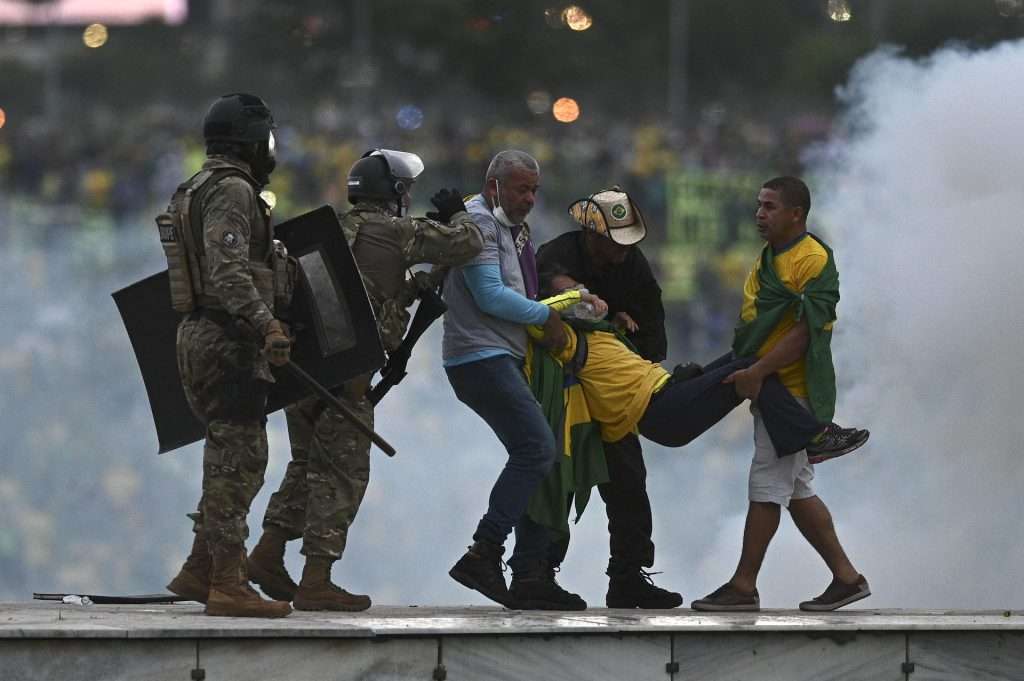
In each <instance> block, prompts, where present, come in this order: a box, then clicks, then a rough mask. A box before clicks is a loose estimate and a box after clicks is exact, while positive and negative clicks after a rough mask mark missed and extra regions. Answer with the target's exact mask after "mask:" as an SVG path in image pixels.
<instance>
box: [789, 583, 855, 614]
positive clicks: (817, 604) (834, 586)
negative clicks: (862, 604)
mask: <svg viewBox="0 0 1024 681" xmlns="http://www.w3.org/2000/svg"><path fill="white" fill-rule="evenodd" d="M870 595H871V587H869V586H868V580H866V579H865V578H864V575H858V576H857V581H856V582H855V583H853V584H846V583H844V582H840V581H839V580H838V579H836V578H833V579H832V583H831V584H829V585H828V588H827V589H825V592H824V593H823V594H821V595H820V596H817V597H816V598H812V599H811V600H809V601H804V602H803V603H801V604H800V609H801V610H807V611H810V612H829V611H831V610H835V609H837V608H841V607H843V606H844V605H849V604H850V603H853V602H854V601H859V600H860V599H862V598H867V597H868V596H870Z"/></svg>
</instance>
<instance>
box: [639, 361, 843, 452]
mask: <svg viewBox="0 0 1024 681" xmlns="http://www.w3.org/2000/svg"><path fill="white" fill-rule="evenodd" d="M755 361H756V360H755V359H754V358H751V357H746V358H742V359H736V358H735V357H733V356H732V355H731V354H729V355H725V356H723V357H720V358H719V359H717V360H715V361H714V362H712V363H711V364H709V365H707V366H706V367H704V373H703V374H702V375H700V376H697V377H696V378H691V379H689V380H686V381H677V382H672V383H669V384H668V385H667V386H665V387H664V388H662V389H661V390H659V391H658V392H657V393H655V395H654V396H653V397H652V398H651V403H650V404H649V405H648V406H647V410H646V411H645V412H644V416H643V418H642V419H640V423H639V424H638V426H639V429H640V434H641V435H643V436H644V437H646V438H647V439H649V440H653V441H654V442H657V443H658V444H660V445H664V446H666V447H682V446H683V445H685V444H687V443H689V442H691V441H692V440H694V439H695V438H696V437H698V436H699V435H701V434H702V433H704V432H705V431H706V430H708V429H709V428H711V426H713V425H715V424H716V423H718V422H719V421H721V420H722V418H723V417H725V415H726V414H728V413H729V412H730V411H732V410H733V409H735V408H736V407H737V406H738V405H739V404H740V403H741V402H743V400H742V399H740V397H739V396H738V395H737V394H736V390H735V388H734V387H733V385H732V384H730V383H722V380H723V379H725V377H727V376H728V375H729V374H731V373H733V372H734V371H738V370H740V369H745V368H747V367H749V366H750V365H751V364H753V363H754V362H755ZM757 405H758V408H759V409H760V410H761V416H762V418H764V423H765V427H766V428H767V430H768V435H769V436H770V437H771V439H772V443H773V444H774V445H775V451H776V452H778V454H779V456H785V455H787V454H793V453H794V452H799V451H800V450H802V449H804V448H805V447H806V446H807V444H808V443H809V442H810V441H811V438H813V437H814V436H815V435H817V434H818V433H819V432H821V429H822V427H823V426H822V424H821V423H819V422H818V420H817V419H816V418H814V415H813V414H812V413H811V412H810V411H808V410H807V409H805V408H804V407H803V406H802V405H801V404H800V403H799V402H797V401H796V400H795V399H794V398H793V396H792V395H791V394H790V392H789V391H788V390H787V389H786V387H785V386H783V385H782V382H781V381H779V378H778V376H776V375H775V374H772V375H771V376H769V377H768V378H766V379H765V381H764V384H763V385H762V387H761V393H760V394H759V395H758V398H757Z"/></svg>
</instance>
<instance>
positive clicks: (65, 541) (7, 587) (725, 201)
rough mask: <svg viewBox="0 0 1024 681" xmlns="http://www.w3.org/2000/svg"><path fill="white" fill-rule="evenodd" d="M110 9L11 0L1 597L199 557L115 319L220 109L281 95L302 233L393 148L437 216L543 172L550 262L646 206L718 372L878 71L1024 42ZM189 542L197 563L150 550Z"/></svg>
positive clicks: (704, 3) (607, 3)
mask: <svg viewBox="0 0 1024 681" xmlns="http://www.w3.org/2000/svg"><path fill="white" fill-rule="evenodd" d="M79 4H81V3H79ZM95 4H96V5H97V16H96V24H95V25H91V26H88V27H87V26H86V25H85V24H84V23H82V22H75V21H67V22H66V23H65V22H62V21H59V20H58V18H59V16H60V15H59V5H60V3H59V2H56V1H45V0H44V1H41V2H40V1H36V2H21V1H20V0H0V22H2V21H3V18H2V17H3V16H4V13H3V10H4V8H5V7H8V8H10V7H14V6H15V5H24V6H31V11H32V12H34V14H33V15H32V16H33V17H34V19H33V20H32V21H28V22H20V23H19V22H14V21H12V22H10V23H9V24H7V25H4V24H3V23H0V266H2V267H3V269H4V280H5V285H4V286H3V287H0V301H2V309H3V316H4V319H5V320H6V321H8V323H9V325H8V326H7V329H8V333H7V334H6V341H5V343H4V344H3V347H2V349H0V382H2V384H3V385H4V389H3V391H2V396H0V414H2V416H0V419H2V420H3V421H2V430H0V435H2V438H3V442H4V447H3V451H2V454H0V514H2V515H3V517H4V518H5V519H6V520H5V522H4V523H2V524H0V597H24V596H25V595H26V593H27V592H28V591H31V590H32V589H31V588H30V587H35V588H37V590H38V589H40V588H43V587H45V586H47V585H54V586H56V585H58V584H61V585H66V586H69V588H70V587H71V586H76V587H78V586H80V587H81V588H86V587H93V588H99V587H107V588H114V586H113V585H114V584H117V585H118V587H117V588H121V589H125V588H128V589H130V588H132V587H139V588H143V589H147V590H154V589H156V588H158V586H157V585H159V584H162V583H163V582H162V581H160V580H163V579H165V577H166V575H168V574H170V567H169V566H172V565H173V564H174V561H175V560H180V557H181V555H183V553H182V551H184V548H185V544H186V542H187V540H188V538H187V528H188V524H187V523H186V522H185V521H184V518H183V516H182V514H183V513H184V512H186V511H187V510H189V508H188V506H189V504H191V503H192V499H193V497H194V496H195V493H194V490H192V489H190V488H189V486H188V485H189V484H191V483H190V482H188V481H194V479H195V476H197V475H198V466H197V465H194V464H196V460H195V457H190V458H188V459H186V458H184V457H182V458H179V459H178V460H175V461H172V460H169V457H162V458H161V459H157V457H153V456H148V454H149V451H148V448H151V445H150V444H149V443H150V438H151V434H150V432H151V428H152V426H151V421H150V416H149V411H148V405H147V404H146V402H145V396H144V392H143V391H142V386H141V381H139V380H138V376H137V369H136V368H135V366H134V359H133V358H132V356H131V354H130V351H129V345H128V342H127V338H126V336H125V334H124V331H123V328H121V327H120V325H119V323H118V319H117V316H116V311H115V310H114V309H113V305H112V303H111V301H110V299H109V297H108V296H109V293H110V292H111V291H113V290H115V289H117V288H120V287H123V286H126V285H128V284H130V283H132V282H133V281H135V280H136V279H138V278H140V277H142V276H146V275H148V274H150V273H152V272H155V271H157V270H158V269H161V268H162V267H163V264H162V260H161V254H160V249H159V246H158V243H157V235H156V231H155V229H154V223H153V217H154V216H155V215H156V213H158V212H159V211H160V210H162V208H163V206H164V205H165V204H166V202H167V200H168V199H169V197H170V195H171V193H172V192H173V190H174V188H175V187H176V186H177V184H178V183H179V182H181V181H182V180H184V179H185V178H186V177H188V176H189V175H190V174H191V173H192V172H194V171H195V170H196V169H197V168H198V167H199V165H200V164H201V162H202V160H203V158H204V148H203V146H202V138H201V129H200V128H201V125H200V122H201V120H202V116H203V114H204V112H205V109H206V106H208V104H209V102H210V101H212V99H213V98H214V97H216V96H217V95H220V94H224V93H226V92H230V91H239V90H243V91H251V92H254V93H256V94H258V95H260V96H262V97H263V98H264V99H265V100H266V101H267V102H268V104H269V105H270V107H271V109H272V110H273V112H274V114H275V117H276V118H277V121H278V125H279V129H278V132H277V136H278V143H279V144H278V148H279V165H278V169H277V170H276V171H275V173H274V174H273V176H272V183H271V185H270V187H269V188H270V189H271V190H273V191H274V193H275V194H276V196H277V198H278V204H277V210H276V216H277V218H276V219H277V220H282V219H286V218H288V217H291V216H293V215H296V214H298V213H301V212H304V211H306V210H309V209H311V208H315V207H317V206H319V205H322V204H324V203H330V204H333V205H335V206H338V207H344V206H345V204H346V192H345V179H346V174H347V171H348V168H349V167H350V166H351V164H352V163H353V162H354V161H355V160H356V159H358V158H359V156H360V155H361V154H362V153H363V152H365V151H366V150H368V149H372V148H381V147H383V148H396V149H403V150H407V151H412V152H415V153H417V154H419V155H420V156H421V157H422V158H423V160H424V162H425V164H426V171H425V172H424V174H423V175H422V177H421V181H420V182H419V183H418V184H419V185H420V186H417V187H416V190H415V192H416V193H415V195H414V199H415V203H414V206H413V212H414V213H420V214H422V212H424V211H426V210H428V209H430V206H429V203H428V198H429V196H430V195H431V194H432V193H433V192H434V191H435V190H436V189H438V188H440V187H442V186H445V187H448V186H455V187H458V188H459V189H461V190H462V191H463V193H467V194H468V193H472V192H474V191H477V190H478V189H479V188H480V186H481V184H482V181H483V173H484V170H485V168H486V166H487V162H488V160H489V159H490V158H491V156H492V155H493V154H494V153H495V152H497V151H499V150H501V149H506V148H518V149H524V150H526V151H529V152H530V153H532V154H533V155H534V156H535V157H536V158H537V159H538V160H539V161H540V164H541V170H542V174H541V184H542V188H541V192H540V198H539V203H538V206H537V208H536V209H535V210H534V213H533V214H532V215H531V219H530V221H531V225H532V227H533V230H534V235H535V240H536V241H537V242H538V243H540V242H543V241H545V240H547V239H549V238H551V237H553V236H555V235H557V234H558V233H561V232H563V231H565V230H567V229H571V228H572V226H571V224H570V222H569V220H568V216H567V215H566V212H565V210H566V207H567V206H568V204H569V203H570V202H571V201H573V200H574V199H577V198H580V197H582V196H586V195H588V194H590V193H592V192H596V191H598V190H600V189H602V188H605V187H608V186H610V185H612V184H618V185H620V186H622V187H623V188H624V189H625V190H627V191H629V192H630V193H631V194H632V195H633V196H634V198H635V199H636V200H637V202H638V203H639V204H640V206H641V208H642V209H643V210H644V212H645V215H646V216H647V219H648V223H649V225H650V226H651V229H650V233H649V236H648V238H647V240H646V241H645V242H644V243H642V244H641V248H642V250H643V251H644V252H645V254H646V255H647V257H648V259H649V260H650V261H651V262H652V265H653V266H654V269H655V272H656V274H657V276H658V277H659V280H660V281H661V283H662V287H663V289H664V291H665V302H666V308H667V317H668V320H669V340H670V344H671V351H670V360H672V361H686V360H689V359H693V360H696V361H699V362H704V361H707V360H710V359H712V358H713V357H714V356H715V355H716V354H717V353H718V352H720V351H721V350H723V349H724V348H725V347H726V345H727V343H728V342H729V339H730V337H731V331H732V326H733V321H734V319H735V317H736V314H737V311H738V305H739V286H740V284H741V282H742V280H743V277H744V275H745V273H746V270H747V268H748V267H749V265H750V262H751V260H752V258H753V255H754V254H755V253H756V250H757V248H758V245H759V244H758V240H757V238H756V232H755V231H754V229H753V219H752V213H753V209H754V200H755V197H756V193H757V189H758V187H759V185H760V183H761V182H762V181H763V180H765V179H767V178H768V177H771V176H774V175H780V174H800V173H801V167H802V166H801V159H802V154H804V153H806V150H808V149H813V147H814V145H815V144H817V143H819V142H821V141H822V140H824V139H826V138H828V137H829V136H836V135H842V134H843V131H842V130H839V129H836V126H835V124H834V119H835V116H836V111H837V109H838V105H837V101H836V89H837V88H839V87H840V86H841V85H842V83H843V82H844V81H845V80H846V78H847V77H848V74H849V69H850V67H851V66H852V65H853V64H854V63H855V61H856V60H857V59H858V58H859V57H861V56H863V55H865V54H867V53H868V52H870V51H872V50H874V49H876V48H878V47H879V46H882V45H893V46H895V47H893V48H891V49H902V50H905V51H906V52H907V53H909V54H911V55H915V54H916V55H924V54H927V53H928V52H929V51H930V50H932V49H934V48H935V47H937V46H939V45H942V44H945V43H947V42H949V41H951V40H958V41H962V42H964V43H965V44H968V45H987V44H992V43H995V42H998V41H1000V40H1006V39H1013V38H1018V37H1020V36H1021V35H1022V34H1024V18H1022V17H1024V0H995V1H994V2H990V1H988V0H986V1H979V2H971V3H964V2H960V1H959V0H929V1H928V2H926V3H923V2H918V1H917V0H892V1H891V2H890V1H887V0H785V1H784V2H773V3H767V2H750V1H749V0H656V1H653V2H644V3H640V4H639V5H630V6H623V5H622V3H619V2H613V1H612V0H592V1H590V2H583V1H582V0H580V1H579V2H576V3H575V4H573V5H570V4H569V3H564V2H562V3H558V2H555V1H554V0H549V1H547V2H539V1H536V0H520V1H517V2H502V1H499V0H482V1H480V2H474V3H463V2H457V1H455V0H419V1H418V2H415V3H402V2H397V0H394V1H393V0H387V1H382V2H369V1H368V0H350V1H349V2H339V3H322V2H313V1H312V0H299V1H296V2H289V3H278V2H270V1H265V2H248V1H247V2H241V1H240V0H204V1H200V0H193V1H192V2H186V0H180V2H179V3H177V4H178V5H180V7H179V11H177V12H176V13H175V14H174V15H173V16H163V17H161V16H159V13H157V15H154V16H153V17H151V18H150V19H149V20H147V21H144V22H142V23H131V24H118V23H116V20H112V19H111V18H110V17H109V16H107V15H106V14H104V12H109V11H112V10H107V9H106V5H108V4H110V3H104V2H97V3H95ZM114 4H116V3H114ZM156 4H158V5H161V6H172V5H175V4H176V3H173V2H172V3H156ZM328 5H330V7H329V8H327V6H328ZM920 5H927V9H923V8H922V7H919V6H920ZM101 6H102V7H101ZM104 19H105V20H106V21H107V23H106V24H102V23H101V20H104ZM584 25H585V26H584ZM96 26H99V27H100V28H97V27H96ZM100 29H102V31H101V30H100ZM840 96H841V92H840ZM563 98H564V100H571V102H566V101H564V100H563ZM809 179H810V181H811V187H812V192H826V191H841V188H833V187H820V186H815V185H814V182H813V179H814V178H809ZM811 225H812V228H814V229H816V230H819V231H823V232H824V233H825V234H826V235H827V230H828V226H827V225H816V224H815V223H814V213H813V211H812V213H811ZM12 322H13V323H12ZM422 354H424V353H422V352H421V355H422ZM427 354H429V353H427ZM437 361H438V358H437V357H436V356H429V357H423V356H419V357H418V358H417V362H418V363H419V364H420V365H421V366H422V365H425V364H436V363H437ZM413 385H414V386H415V385H416V384H415V383H414V384H413ZM409 390H421V391H425V390H426V389H425V388H423V387H420V388H415V387H414V388H411V389H409ZM401 392H402V391H401V390H400V391H398V393H399V394H400V393H401ZM111 413H116V414H118V415H119V416H118V418H119V419H121V420H120V421H119V423H117V424H116V425H111V424H110V423H109V414H111ZM416 418H420V419H422V418H423V415H422V414H418V415H417V416H416ZM154 448H155V447H154ZM140 449H146V450H147V451H145V452H140V451H139V450H140ZM98 453H103V454H102V455H101V456H100V458H99V459H97V456H99V455H98ZM172 456H173V455H172ZM193 469H195V470H193ZM169 471H172V472H174V475H177V476H178V477H177V478H174V476H171V477H169ZM142 499H145V500H146V503H145V504H140V501H141V500H142ZM366 513H372V508H371V509H368V510H367V511H366ZM368 522H369V521H368ZM161 534H164V535H170V536H173V537H175V538H180V541H179V542H174V541H170V542H162V545H161V547H160V548H159V549H156V548H154V547H152V546H148V544H149V538H150V537H155V536H158V535H161ZM101 535H103V536H104V537H107V538H108V539H109V536H119V537H121V539H119V540H118V542H117V545H118V552H119V553H118V555H117V556H116V557H112V554H111V551H110V546H109V545H108V544H105V543H104V542H103V541H99V540H100V539H101ZM125 537H130V538H132V539H129V540H125ZM163 544H167V546H163ZM57 556H60V558H61V560H60V561H59V562H60V564H61V565H64V566H65V567H63V568H60V567H54V562H53V559H54V557H57ZM68 566H73V567H68Z"/></svg>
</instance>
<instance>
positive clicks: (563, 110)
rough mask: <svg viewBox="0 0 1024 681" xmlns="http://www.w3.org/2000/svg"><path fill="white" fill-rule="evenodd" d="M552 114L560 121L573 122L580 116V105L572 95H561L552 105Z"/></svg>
mask: <svg viewBox="0 0 1024 681" xmlns="http://www.w3.org/2000/svg"><path fill="white" fill-rule="evenodd" d="M551 115H553V116H554V117H555V120H556V121H558V122H559V123H572V122H573V121H575V120H576V119H577V118H579V117H580V105H579V104H577V103H576V100H575V99H573V98H572V97H559V98H558V99H556V100H555V103H554V105H552V107H551Z"/></svg>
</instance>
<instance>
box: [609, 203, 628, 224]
mask: <svg viewBox="0 0 1024 681" xmlns="http://www.w3.org/2000/svg"><path fill="white" fill-rule="evenodd" d="M612 217H613V218H615V219H616V220H621V219H622V218H624V217H626V207H625V206H623V205H622V204H621V203H616V204H615V205H614V206H612Z"/></svg>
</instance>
